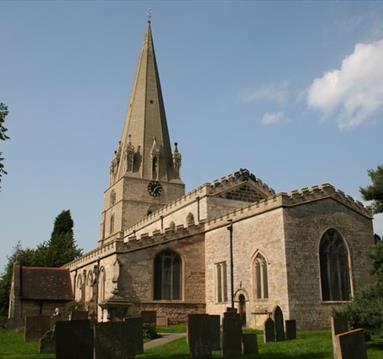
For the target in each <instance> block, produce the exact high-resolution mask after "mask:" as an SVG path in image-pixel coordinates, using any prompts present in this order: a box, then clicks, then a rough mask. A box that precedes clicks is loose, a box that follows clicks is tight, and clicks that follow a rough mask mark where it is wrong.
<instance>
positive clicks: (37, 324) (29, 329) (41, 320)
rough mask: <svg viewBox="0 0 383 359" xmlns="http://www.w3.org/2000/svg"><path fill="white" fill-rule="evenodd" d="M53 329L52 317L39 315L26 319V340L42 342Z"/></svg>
mask: <svg viewBox="0 0 383 359" xmlns="http://www.w3.org/2000/svg"><path fill="white" fill-rule="evenodd" d="M50 329H51V317H50V316H49V315H37V316H27V317H25V327H24V340H25V341H30V340H40V338H41V337H42V336H43V335H44V334H45V333H46V332H47V331H48V330H50Z"/></svg>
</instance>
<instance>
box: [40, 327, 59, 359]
mask: <svg viewBox="0 0 383 359" xmlns="http://www.w3.org/2000/svg"><path fill="white" fill-rule="evenodd" d="M55 344H56V342H55V332H54V331H53V330H48V331H47V332H46V333H45V334H44V335H43V336H42V338H41V339H40V349H39V352H40V354H46V353H54V352H55Z"/></svg>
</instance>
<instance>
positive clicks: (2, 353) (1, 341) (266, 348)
mask: <svg viewBox="0 0 383 359" xmlns="http://www.w3.org/2000/svg"><path fill="white" fill-rule="evenodd" d="M158 329H159V332H164V331H163V329H165V328H158ZM166 330H167V332H168V333H182V332H185V330H186V329H185V326H182V325H177V326H172V327H167V328H166ZM246 332H254V331H252V330H246ZM255 332H256V333H257V334H258V344H259V354H257V355H256V356H253V355H246V356H240V357H237V358H238V359H239V358H241V359H251V358H260V359H262V358H263V359H292V358H295V359H332V358H333V355H332V348H331V334H330V332H328V331H316V332H298V338H297V339H296V340H290V341H285V342H278V343H267V344H264V343H263V337H262V334H261V332H259V331H255ZM367 348H368V358H369V359H381V358H382V357H383V336H374V337H373V341H372V342H370V343H367ZM213 357H214V358H220V353H219V352H214V353H213ZM24 358H26V359H54V358H55V355H53V354H38V343H37V342H24V338H23V334H22V333H17V332H13V331H6V332H1V333H0V359H24ZM165 358H170V359H186V358H189V349H188V346H187V344H186V340H185V338H182V339H178V340H176V341H174V342H172V343H169V344H166V345H163V346H161V347H157V348H153V349H150V350H148V351H146V352H145V354H141V355H138V356H137V359H165Z"/></svg>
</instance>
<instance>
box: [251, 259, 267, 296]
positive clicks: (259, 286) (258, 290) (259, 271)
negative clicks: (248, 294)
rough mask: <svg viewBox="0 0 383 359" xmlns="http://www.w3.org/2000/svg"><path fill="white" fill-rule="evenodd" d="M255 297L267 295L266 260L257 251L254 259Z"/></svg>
mask: <svg viewBox="0 0 383 359" xmlns="http://www.w3.org/2000/svg"><path fill="white" fill-rule="evenodd" d="M254 278H255V297H256V298H257V299H266V298H268V297H269V285H268V273H267V261H266V259H265V258H264V257H263V256H262V255H261V254H260V253H258V254H257V255H256V257H255V259H254Z"/></svg>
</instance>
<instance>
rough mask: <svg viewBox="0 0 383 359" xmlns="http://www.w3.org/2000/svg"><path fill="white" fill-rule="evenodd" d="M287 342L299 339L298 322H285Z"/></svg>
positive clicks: (290, 320)
mask: <svg viewBox="0 0 383 359" xmlns="http://www.w3.org/2000/svg"><path fill="white" fill-rule="evenodd" d="M285 328H286V340H289V339H296V338H297V322H296V320H293V319H289V320H286V321H285Z"/></svg>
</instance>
